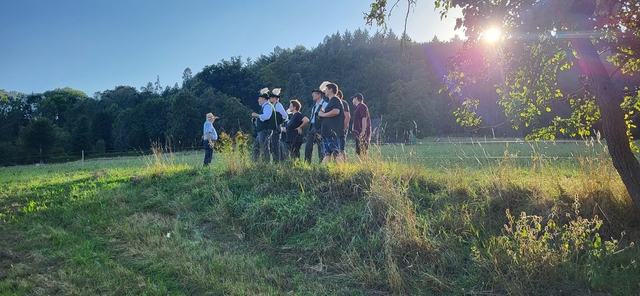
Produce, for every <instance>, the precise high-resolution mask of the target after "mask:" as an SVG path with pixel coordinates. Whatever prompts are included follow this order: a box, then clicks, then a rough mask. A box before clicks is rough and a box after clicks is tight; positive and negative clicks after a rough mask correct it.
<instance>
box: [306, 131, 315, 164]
mask: <svg viewBox="0 0 640 296" xmlns="http://www.w3.org/2000/svg"><path fill="white" fill-rule="evenodd" d="M315 137H316V135H315V133H313V132H309V133H307V138H306V139H305V143H304V161H306V162H307V163H308V164H311V157H312V156H313V146H314V145H315V144H316V142H315Z"/></svg>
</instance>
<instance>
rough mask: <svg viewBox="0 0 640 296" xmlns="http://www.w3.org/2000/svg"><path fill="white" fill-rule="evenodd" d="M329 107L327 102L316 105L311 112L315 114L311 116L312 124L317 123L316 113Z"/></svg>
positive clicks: (322, 101) (323, 101) (321, 101)
mask: <svg viewBox="0 0 640 296" xmlns="http://www.w3.org/2000/svg"><path fill="white" fill-rule="evenodd" d="M324 107H327V102H326V101H325V100H320V102H319V103H316V104H315V105H314V106H313V109H312V110H311V111H312V112H313V113H312V114H311V121H310V122H311V124H314V123H316V113H318V110H322V108H324Z"/></svg>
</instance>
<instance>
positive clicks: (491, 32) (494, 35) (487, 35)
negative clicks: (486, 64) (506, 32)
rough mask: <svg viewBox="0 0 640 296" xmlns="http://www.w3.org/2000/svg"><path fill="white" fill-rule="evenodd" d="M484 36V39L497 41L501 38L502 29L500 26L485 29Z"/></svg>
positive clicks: (490, 41)
mask: <svg viewBox="0 0 640 296" xmlns="http://www.w3.org/2000/svg"><path fill="white" fill-rule="evenodd" d="M482 38H483V39H484V41H486V42H489V43H493V42H496V41H497V40H498V39H500V29H498V28H491V29H488V30H486V31H484V34H483V37H482Z"/></svg>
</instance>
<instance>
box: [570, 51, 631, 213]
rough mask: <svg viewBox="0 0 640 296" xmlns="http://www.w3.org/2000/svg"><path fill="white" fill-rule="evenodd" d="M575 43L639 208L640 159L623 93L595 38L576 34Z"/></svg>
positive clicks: (606, 134) (609, 145)
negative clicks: (633, 146)
mask: <svg viewBox="0 0 640 296" xmlns="http://www.w3.org/2000/svg"><path fill="white" fill-rule="evenodd" d="M572 44H573V46H574V48H575V50H576V51H577V52H578V57H579V58H580V60H579V63H580V66H581V68H582V69H583V71H584V72H585V73H584V74H585V75H587V77H588V81H589V83H590V87H591V92H592V93H594V94H595V97H596V104H597V105H598V107H599V108H600V115H601V117H602V132H603V135H604V138H605V139H606V141H607V148H608V149H609V154H610V155H611V160H612V162H613V166H614V167H615V168H616V170H617V171H618V174H619V175H620V177H621V178H622V182H623V183H624V185H625V186H626V188H627V191H628V192H629V195H630V196H631V200H632V201H633V204H634V205H635V207H636V209H638V210H640V163H639V162H638V159H637V158H636V157H635V155H634V154H633V152H632V151H631V147H630V146H629V138H628V137H627V133H626V132H627V126H626V123H625V121H624V113H623V111H622V107H620V104H621V103H622V96H621V94H620V93H619V92H618V91H616V89H615V88H614V86H613V82H612V81H611V77H609V74H608V73H607V70H606V69H605V67H604V64H603V63H602V60H600V56H599V55H598V53H597V51H596V49H595V47H594V46H593V43H591V40H590V39H589V38H576V39H574V40H572Z"/></svg>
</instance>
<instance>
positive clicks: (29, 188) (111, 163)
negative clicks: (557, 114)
mask: <svg viewBox="0 0 640 296" xmlns="http://www.w3.org/2000/svg"><path fill="white" fill-rule="evenodd" d="M436 140H437V139H434V141H433V142H429V143H427V142H424V143H423V144H422V145H381V146H373V147H372V149H371V151H370V152H371V154H370V155H369V157H368V158H366V159H365V160H362V161H360V160H359V159H358V158H357V157H356V155H355V154H354V152H353V149H352V148H351V147H349V150H348V151H347V154H348V156H347V159H348V162H347V163H346V164H333V163H332V164H330V165H328V166H320V165H316V164H313V165H307V164H306V163H304V162H294V163H283V164H281V165H273V164H268V165H267V164H261V163H253V162H252V161H250V159H249V156H248V155H247V153H242V152H237V151H233V152H229V153H226V154H218V155H216V156H215V158H214V163H213V164H212V166H211V167H207V168H203V167H202V165H201V163H202V157H203V155H202V153H193V154H179V153H171V152H170V151H161V150H158V151H156V153H155V154H154V155H148V156H140V157H132V158H116V159H111V160H109V159H102V160H90V161H85V162H75V163H69V164H52V165H48V164H46V165H44V166H39V167H34V166H28V167H26V166H25V167H11V168H0V186H1V188H0V189H2V190H1V191H0V214H1V215H2V216H0V221H1V222H0V223H1V224H0V236H1V237H2V238H9V239H2V240H0V292H2V293H7V294H19V295H29V294H46V295H53V294H79V295H89V294H107V295H120V294H132V295H141V294H153V295H156V294H163V295H165V294H187V295H204V294H222V295H256V294H261V295H273V294H278V295H279V294H298V295H335V294H340V295H341V294H355V295H363V294H364V295H366V294H434V295H435V294H437V295H443V294H449V295H460V294H465V293H468V294H515V295H518V294H520V295H526V294H561V291H575V292H576V293H581V292H585V293H589V291H591V292H600V293H609V294H613V295H616V294H618V295H624V294H630V293H631V294H632V293H635V291H637V287H638V284H640V282H638V279H639V278H640V266H639V265H638V262H637V261H636V258H637V257H638V256H639V253H638V249H637V248H636V247H635V246H634V243H635V242H637V240H638V238H640V233H639V230H638V228H639V226H638V225H640V221H639V220H638V219H637V217H638V213H637V211H635V210H634V209H633V206H632V205H631V203H630V201H629V199H628V195H626V191H625V189H624V186H623V185H622V183H621V181H620V180H619V177H618V176H617V174H616V172H615V170H614V169H613V168H612V166H611V163H610V160H609V159H608V157H607V155H606V149H605V148H604V146H603V145H602V144H600V143H597V141H596V142H587V141H582V142H580V141H578V142H572V143H569V142H537V143H535V142H533V143H530V142H522V143H520V142H509V143H506V142H491V141H477V140H475V139H474V140H473V141H467V140H464V139H459V141H455V140H452V141H450V143H447V144H442V143H439V142H435V141H436ZM507 210H508V212H507ZM521 212H523V213H526V215H524V216H521V215H520V213H521ZM538 219H539V220H538ZM537 221H539V222H537ZM550 221H553V222H554V223H555V224H554V225H555V226H554V227H555V228H554V229H556V230H552V229H551V228H549V229H545V226H548V225H550V224H549V222H550ZM509 223H511V224H509ZM536 223H538V224H536ZM598 223H601V224H600V226H599V227H600V228H599V229H598V230H597V233H598V237H599V238H600V240H597V239H596V236H595V234H594V233H595V232H594V231H593V226H594V225H597V224H598ZM505 224H506V225H512V228H510V229H509V231H507V229H506V228H505ZM537 225H540V229H538V228H536V227H537ZM527 226H531V227H534V228H532V229H535V231H531V229H529V230H528V231H527V233H526V236H525V235H523V234H522V230H523V229H524V230H527V229H528V228H527ZM553 231H556V232H553ZM582 232H584V233H585V236H584V239H580V240H577V239H578V238H581V237H582V236H575V235H579V234H580V233H582ZM623 232H624V233H625V234H624V235H622V233H623ZM556 234H557V235H559V236H557V238H560V237H566V238H567V240H566V241H567V242H569V244H571V246H572V247H576V248H580V249H579V250H578V249H576V250H577V251H570V250H566V249H563V245H562V244H556V241H560V240H559V239H558V240H553V239H551V237H550V235H556ZM545 235H547V236H545ZM571 237H575V238H576V239H573V240H570V239H569V238H571ZM575 242H578V243H575ZM572 250H573V249H572ZM542 256H547V257H544V258H543V257H542ZM563 256H565V257H566V258H569V259H566V260H565V259H563V258H565V257H563ZM547 263H552V264H547ZM498 271H499V272H498ZM505 275H508V276H510V277H512V278H506V277H505Z"/></svg>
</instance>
